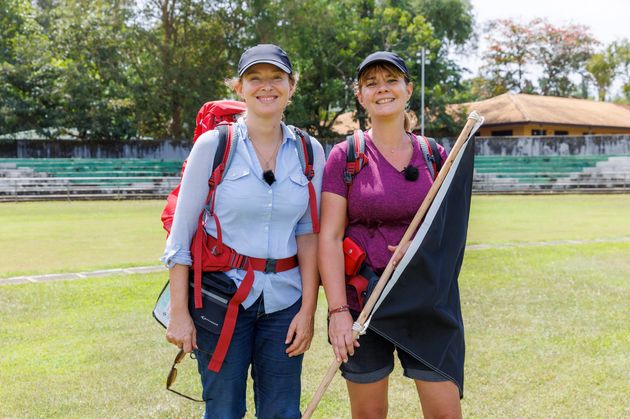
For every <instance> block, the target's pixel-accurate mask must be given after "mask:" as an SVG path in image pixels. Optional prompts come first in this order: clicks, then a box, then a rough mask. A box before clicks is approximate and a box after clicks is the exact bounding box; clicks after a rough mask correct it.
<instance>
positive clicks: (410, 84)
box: [407, 82, 413, 100]
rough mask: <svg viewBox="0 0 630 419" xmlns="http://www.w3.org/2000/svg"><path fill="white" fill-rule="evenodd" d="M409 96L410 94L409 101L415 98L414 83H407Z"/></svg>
mask: <svg viewBox="0 0 630 419" xmlns="http://www.w3.org/2000/svg"><path fill="white" fill-rule="evenodd" d="M407 94H409V99H411V96H413V83H412V82H409V83H407ZM409 99H407V100H409Z"/></svg>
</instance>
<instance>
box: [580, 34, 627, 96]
mask: <svg viewBox="0 0 630 419" xmlns="http://www.w3.org/2000/svg"><path fill="white" fill-rule="evenodd" d="M618 64H619V62H618V59H617V57H616V56H615V53H614V51H613V45H610V46H609V47H608V48H606V50H604V51H602V52H600V53H597V54H593V55H592V56H591V58H589V60H588V61H587V62H586V70H587V71H588V72H589V73H590V75H591V77H592V78H593V80H594V81H595V86H596V87H597V97H598V98H599V100H600V101H602V102H603V101H605V100H606V93H607V91H608V89H609V88H610V85H611V84H612V82H613V80H614V78H615V73H616V69H617V66H618Z"/></svg>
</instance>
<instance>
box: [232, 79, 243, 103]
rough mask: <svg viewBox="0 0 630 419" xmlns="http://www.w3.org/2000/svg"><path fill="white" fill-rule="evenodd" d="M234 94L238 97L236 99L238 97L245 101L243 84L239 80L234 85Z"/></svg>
mask: <svg viewBox="0 0 630 419" xmlns="http://www.w3.org/2000/svg"><path fill="white" fill-rule="evenodd" d="M234 92H235V93H236V94H237V95H238V97H240V98H241V99H245V98H244V97H243V82H242V81H241V80H239V81H237V82H236V83H234Z"/></svg>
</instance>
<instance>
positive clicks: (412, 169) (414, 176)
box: [403, 165, 420, 182]
mask: <svg viewBox="0 0 630 419" xmlns="http://www.w3.org/2000/svg"><path fill="white" fill-rule="evenodd" d="M403 174H404V175H405V179H406V180H408V181H410V182H415V181H416V180H418V176H419V175H420V172H418V168H417V167H416V166H412V165H409V166H407V167H405V168H404V169H403Z"/></svg>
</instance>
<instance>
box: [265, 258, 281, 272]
mask: <svg viewBox="0 0 630 419" xmlns="http://www.w3.org/2000/svg"><path fill="white" fill-rule="evenodd" d="M277 263H278V259H267V261H266V263H265V273H266V274H274V273H276V264H277Z"/></svg>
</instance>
